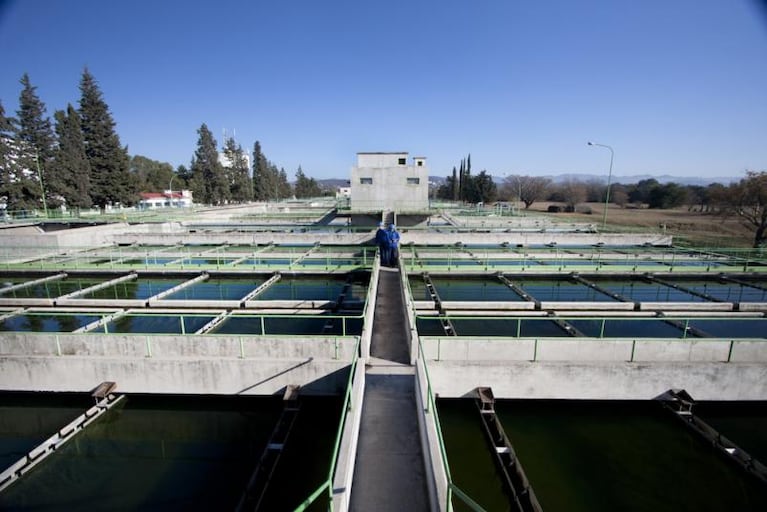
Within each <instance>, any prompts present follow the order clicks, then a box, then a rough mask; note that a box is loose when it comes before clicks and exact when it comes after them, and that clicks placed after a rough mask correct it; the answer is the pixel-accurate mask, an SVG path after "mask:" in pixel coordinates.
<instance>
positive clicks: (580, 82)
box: [0, 0, 767, 178]
mask: <svg viewBox="0 0 767 512" xmlns="http://www.w3.org/2000/svg"><path fill="white" fill-rule="evenodd" d="M0 56H1V57H0V59H1V62H2V70H3V72H2V76H1V77H0V101H2V104H3V106H4V108H5V110H6V113H7V114H15V111H16V109H17V108H18V97H19V93H20V91H21V86H20V85H19V78H20V77H21V75H22V74H23V73H24V72H27V73H29V76H30V79H31V81H32V84H33V85H36V86H37V87H38V94H39V96H40V98H41V99H42V100H43V101H44V102H45V104H46V106H47V108H48V114H49V115H50V116H51V117H52V115H53V112H54V110H57V109H63V108H65V107H66V104H67V103H68V102H71V103H73V104H74V105H77V102H78V100H79V90H78V84H79V80H80V76H81V73H82V69H83V67H84V66H88V68H89V69H90V71H91V73H92V74H93V75H94V76H95V77H96V79H97V80H98V82H99V84H100V86H101V89H102V92H103V93H104V98H105V100H106V102H107V103H108V105H109V106H110V109H111V111H112V114H113V116H114V119H115V121H116V123H117V131H118V133H119V135H120V138H121V141H122V143H123V144H127V145H128V147H129V151H130V153H131V154H141V155H144V156H147V157H149V158H153V159H156V160H161V161H167V162H170V163H172V164H173V165H174V166H176V165H179V164H184V165H188V164H189V161H190V159H191V157H192V155H193V153H194V150H195V147H196V142H197V133H196V131H197V129H198V128H199V127H200V125H201V124H202V123H203V122H204V123H206V124H207V125H208V127H209V128H210V129H211V130H212V131H213V133H214V135H215V137H216V139H217V140H218V141H219V143H222V138H223V130H224V129H226V130H228V131H229V133H230V134H231V133H232V132H233V131H235V130H236V137H237V140H238V142H240V143H241V144H242V145H243V147H244V148H246V149H247V150H248V151H250V150H251V149H252V146H253V142H254V141H255V140H259V141H260V142H261V145H262V148H263V150H264V152H265V154H266V156H267V157H268V158H269V159H270V160H272V161H273V162H275V163H276V164H277V165H278V166H281V167H284V168H285V170H286V171H287V172H288V174H289V176H292V175H293V173H294V172H295V170H296V169H297V167H298V166H299V165H301V166H302V168H303V170H304V172H305V173H306V174H307V175H309V176H312V177H315V178H330V177H336V178H346V177H348V174H349V169H350V167H351V166H352V165H354V163H355V154H356V153H357V152H359V151H409V152H410V154H411V155H413V156H426V157H427V158H428V160H427V162H428V164H429V167H430V172H431V174H434V175H442V176H444V175H447V174H448V173H450V172H451V170H452V167H453V166H454V165H458V163H459V162H460V159H461V158H463V157H465V156H466V155H467V154H468V153H471V157H472V169H473V171H474V172H479V171H480V170H482V169H487V170H488V171H489V172H491V173H492V174H494V175H497V176H502V175H504V174H531V175H545V174H561V173H572V172H575V173H590V174H605V173H606V172H607V168H608V165H609V152H608V151H606V150H604V149H601V148H589V147H588V146H587V145H586V142H587V141H588V140H593V141H596V142H599V143H602V144H607V145H610V146H612V147H613V149H614V150H615V164H614V171H613V172H614V175H616V176H630V175H636V174H653V175H662V174H671V175H674V176H683V177H696V176H697V177H712V176H716V177H719V176H734V177H740V176H742V175H743V172H744V171H745V170H746V169H754V170H767V11H766V10H765V3H764V2H759V1H758V0H674V1H669V0H642V1H634V0H583V1H576V0H556V1H555V0H549V1H547V0H540V1H534V2H531V1H517V0H497V1H482V0H477V1H466V0H439V1H436V0H435V1H418V0H387V1H385V2H384V1H377V2H375V1H360V0H349V1H346V0H343V1H333V0H325V1H318V0H292V1H277V0H275V1H264V0H261V1H242V2H233V1H226V0H224V1H216V2H210V1H208V2H196V1H189V0H187V1H183V2H181V1H159V0H152V1H150V0H131V1H124V0H116V1H109V2H105V1H90V0H89V1H83V0H72V1H54V0H24V1H17V2H8V1H4V0H0Z"/></svg>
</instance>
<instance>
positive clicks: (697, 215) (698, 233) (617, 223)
mask: <svg viewBox="0 0 767 512" xmlns="http://www.w3.org/2000/svg"><path fill="white" fill-rule="evenodd" d="M549 204H551V203H534V204H533V205H532V206H531V207H530V211H534V212H536V214H541V213H542V214H545V215H549V216H551V217H553V218H557V219H560V220H568V221H572V222H589V223H592V224H597V225H599V226H601V225H602V219H603V215H604V203H586V204H585V205H580V206H579V208H580V207H583V206H588V207H590V208H591V210H592V213H591V214H590V215H588V214H583V213H546V209H547V208H548V206H549ZM635 230H636V231H644V232H648V231H649V232H653V233H664V232H665V233H667V234H669V235H673V237H674V244H675V245H682V244H683V245H693V246H697V247H701V246H703V247H751V246H752V244H753V237H754V230H753V229H750V228H747V227H745V226H744V225H743V223H742V222H741V221H740V220H739V219H737V218H734V217H730V218H724V217H721V216H718V215H713V214H708V213H701V212H691V211H688V210H687V208H686V207H684V208H675V209H670V210H657V209H652V210H650V209H648V208H621V207H619V206H617V205H614V204H611V205H610V207H609V208H608V210H607V231H635Z"/></svg>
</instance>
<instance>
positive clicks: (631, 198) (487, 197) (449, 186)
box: [436, 156, 767, 247]
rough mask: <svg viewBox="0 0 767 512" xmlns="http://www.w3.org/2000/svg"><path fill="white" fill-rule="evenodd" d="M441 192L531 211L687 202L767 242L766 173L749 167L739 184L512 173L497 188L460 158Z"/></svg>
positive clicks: (758, 244) (451, 197) (449, 196)
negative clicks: (547, 204)
mask: <svg viewBox="0 0 767 512" xmlns="http://www.w3.org/2000/svg"><path fill="white" fill-rule="evenodd" d="M608 194H609V195H608ZM436 195H437V197H438V198H440V199H447V200H456V201H465V202H470V203H480V202H492V201H496V200H505V201H519V202H521V203H523V204H524V205H525V208H526V209H527V208H530V206H532V205H533V204H534V203H535V202H537V201H553V202H559V203H564V204H565V205H567V206H568V207H569V209H571V210H573V211H575V209H576V207H577V206H578V205H579V204H582V203H587V202H591V203H605V202H609V203H612V204H616V205H618V206H621V207H625V206H628V205H630V204H631V205H637V206H638V205H643V206H644V205H646V206H647V207H649V208H662V209H668V208H678V207H683V206H686V207H687V208H688V210H691V211H699V212H702V213H710V214H715V215H719V216H722V217H727V216H734V217H737V218H738V219H740V220H741V221H742V223H743V224H744V225H745V226H746V227H747V228H748V229H750V230H753V232H754V247H761V246H764V245H765V244H766V243H767V171H761V172H757V171H747V172H746V175H745V177H744V178H742V179H741V180H740V181H738V182H737V183H732V184H729V185H723V184H721V183H712V184H710V185H708V186H705V187H703V186H699V185H680V184H677V183H664V184H662V183H660V182H658V181H657V180H655V179H652V178H651V179H646V180H641V181H639V182H637V183H633V184H622V183H614V184H612V185H611V186H610V188H609V190H608V188H607V186H606V185H605V184H604V183H602V182H600V181H596V180H595V181H578V180H574V179H570V180H566V181H564V182H562V183H554V182H553V181H552V180H550V179H548V178H543V177H540V176H525V175H512V176H509V177H507V178H505V179H504V180H503V182H502V183H501V186H500V187H497V186H496V185H495V183H493V179H492V177H491V176H489V175H488V174H487V172H486V171H482V172H481V173H480V174H478V175H477V176H472V175H471V156H469V157H468V158H466V159H463V160H461V164H460V166H459V168H458V169H456V168H455V167H454V168H453V173H452V175H451V176H448V177H447V178H446V180H445V182H444V184H443V185H441V186H440V187H439V188H438V189H437V191H436Z"/></svg>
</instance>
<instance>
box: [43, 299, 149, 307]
mask: <svg viewBox="0 0 767 512" xmlns="http://www.w3.org/2000/svg"><path fill="white" fill-rule="evenodd" d="M56 306H70V307H94V308H95V307H102V308H104V309H114V308H143V307H145V306H146V300H141V299H111V300H103V299H62V300H56Z"/></svg>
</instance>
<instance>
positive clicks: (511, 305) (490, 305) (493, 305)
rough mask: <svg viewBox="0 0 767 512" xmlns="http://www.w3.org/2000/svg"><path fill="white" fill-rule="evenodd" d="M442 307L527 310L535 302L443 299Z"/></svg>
mask: <svg viewBox="0 0 767 512" xmlns="http://www.w3.org/2000/svg"><path fill="white" fill-rule="evenodd" d="M442 309H445V310H449V309H467V310H470V309H498V310H504V311H525V310H531V309H535V302H527V301H517V302H479V301H443V302H442Z"/></svg>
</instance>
